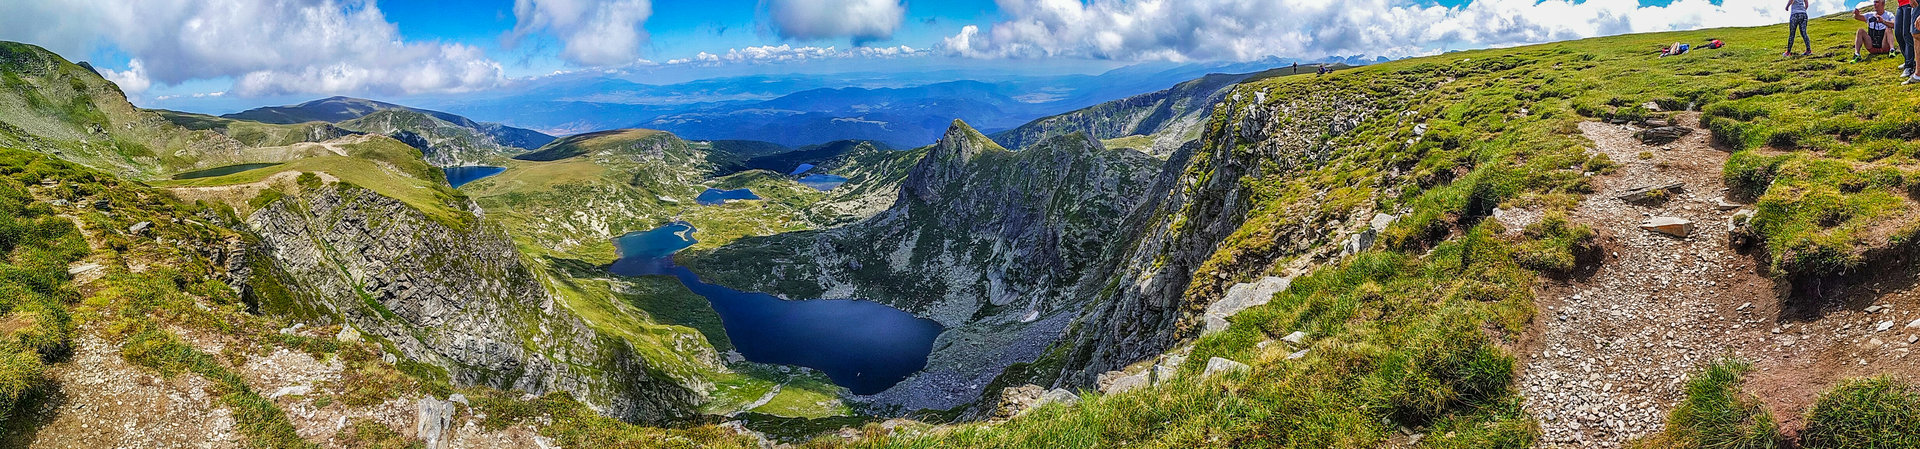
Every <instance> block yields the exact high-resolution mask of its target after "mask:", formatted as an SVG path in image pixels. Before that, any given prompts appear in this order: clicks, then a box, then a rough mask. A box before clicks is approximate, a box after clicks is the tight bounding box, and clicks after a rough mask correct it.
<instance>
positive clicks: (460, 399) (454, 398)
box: [447, 393, 473, 407]
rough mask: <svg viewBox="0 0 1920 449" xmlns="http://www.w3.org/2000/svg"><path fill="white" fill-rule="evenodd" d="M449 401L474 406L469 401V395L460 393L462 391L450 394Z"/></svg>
mask: <svg viewBox="0 0 1920 449" xmlns="http://www.w3.org/2000/svg"><path fill="white" fill-rule="evenodd" d="M447 402H452V403H455V404H460V405H464V406H468V407H472V406H473V404H471V403H468V402H467V395H464V394H460V393H454V394H451V395H448V396H447Z"/></svg>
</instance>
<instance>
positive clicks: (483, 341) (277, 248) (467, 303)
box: [247, 186, 701, 421]
mask: <svg viewBox="0 0 1920 449" xmlns="http://www.w3.org/2000/svg"><path fill="white" fill-rule="evenodd" d="M247 224H248V225H249V226H250V227H251V228H252V229H253V231H254V232H255V233H256V234H258V235H259V238H260V246H261V248H260V250H262V252H263V253H264V254H266V255H269V256H270V257H271V259H272V260H273V261H274V262H276V265H277V266H278V267H280V268H281V269H283V270H284V271H285V272H286V274H287V275H288V277H289V278H291V281H292V283H293V284H294V285H293V286H292V287H293V288H291V289H292V290H296V291H306V292H311V295H310V297H307V298H306V300H307V301H312V302H316V303H318V305H317V307H316V308H318V309H323V310H326V311H327V315H331V316H337V317H339V318H340V319H342V320H344V321H345V323H343V324H345V325H347V326H351V327H352V328H355V329H358V331H359V332H360V333H362V334H364V335H369V336H373V337H377V339H379V340H380V341H384V342H388V343H390V344H391V346H390V347H391V350H394V351H397V352H398V353H399V355H400V356H402V357H405V358H407V359H412V360H415V361H418V362H423V363H428V364H431V365H435V366H439V367H442V368H445V369H446V370H447V372H448V373H449V375H451V377H452V380H453V382H455V383H456V384H463V385H487V386H492V387H497V388H512V389H519V390H524V391H527V392H529V393H534V394H541V393H544V392H548V391H555V390H559V391H566V392H569V393H572V394H573V395H574V396H575V397H576V398H579V399H580V400H581V401H582V402H585V403H587V404H589V405H591V406H594V407H596V408H599V409H601V410H602V411H603V412H604V413H607V414H608V415H610V416H615V417H619V418H623V419H627V420H632V421H665V420H671V419H674V418H680V417H684V416H687V415H689V414H690V413H691V407H692V404H695V403H697V402H699V400H700V399H701V398H700V396H701V394H700V393H699V392H698V391H697V390H696V389H691V388H688V387H685V386H682V385H681V384H680V383H678V382H675V381H673V380H670V379H668V378H666V377H665V376H663V375H660V374H657V372H658V370H657V369H655V368H654V367H650V366H649V365H648V363H647V361H646V360H645V359H643V358H642V357H641V356H640V355H639V354H638V353H636V351H635V350H634V348H633V347H631V345H629V344H628V343H627V342H626V341H625V340H621V339H618V338H611V337H607V336H602V335H599V334H597V333H595V332H594V331H593V330H592V329H591V328H589V327H588V326H587V325H585V324H584V323H583V322H582V321H581V319H580V318H578V317H577V316H575V315H573V314H572V313H571V312H569V311H567V310H565V309H564V308H561V307H556V306H555V301H554V299H553V298H551V297H550V296H548V293H547V292H546V290H545V289H544V287H543V286H542V285H541V283H540V281H539V280H538V278H537V276H536V275H535V274H534V273H533V272H532V271H531V270H530V269H529V268H528V267H527V266H526V265H525V264H524V262H523V260H522V256H521V255H520V253H519V252H518V251H517V250H516V249H515V247H514V246H513V244H512V242H510V241H509V240H508V238H507V236H506V234H504V233H502V232H501V231H500V230H499V229H496V228H495V227H493V226H492V225H490V224H486V223H484V222H482V221H481V220H478V219H473V220H470V222H469V223H464V224H449V223H442V222H439V221H436V220H434V219H431V218H429V217H428V216H426V215H425V214H423V213H421V212H419V211H418V210H416V209H413V208H412V207H409V206H408V205H406V204H404V203H401V202H400V201H397V200H393V199H390V198H387V197H384V196H380V195H377V194H374V193H373V192H372V191H369V190H365V189H360V188H354V187H345V186H341V187H323V188H316V189H309V190H308V191H306V192H303V193H300V194H298V195H295V196H290V197H287V198H285V199H282V200H280V201H277V202H274V203H272V204H270V205H269V206H267V207H265V208H263V209H261V210H260V211H258V212H256V213H254V214H253V215H252V216H251V217H249V218H248V219H247Z"/></svg>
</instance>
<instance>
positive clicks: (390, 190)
mask: <svg viewBox="0 0 1920 449" xmlns="http://www.w3.org/2000/svg"><path fill="white" fill-rule="evenodd" d="M343 148H344V149H345V150H346V153H347V155H345V156H336V155H329V156H317V157H309V158H303V159H298V160H294V161H291V162H287V163H283V164H280V165H275V166H272V167H266V168H261V169H256V170H249V171H244V172H240V173H234V174H231V175H226V176H216V177H211V178H197V179H184V180H169V181H160V182H157V183H155V184H157V185H160V186H166V187H218V186H230V185H237V184H248V183H255V182H261V181H264V180H266V179H268V178H270V177H273V176H274V175H278V174H281V173H287V172H302V173H326V174H328V175H331V176H333V177H334V178H337V179H339V180H340V181H341V182H342V183H344V184H348V185H352V186H357V187H362V188H366V189H368V190H372V191H373V192H374V193H377V194H380V195H381V196H385V197H388V198H393V199H396V200H400V201H401V202H403V203H406V204H407V205H408V206H412V207H413V208H414V209H417V210H419V211H421V212H422V213H425V214H427V216H428V217H429V218H432V219H433V220H434V221H436V222H439V223H442V224H447V225H449V226H450V227H453V228H455V229H464V228H465V227H467V226H468V225H470V224H471V223H473V221H474V217H473V214H472V213H469V212H467V211H466V206H465V204H466V196H465V195H464V194H462V193H460V192H459V191H456V190H454V189H453V188H451V187H447V185H446V175H445V174H444V173H442V172H441V171H440V169H439V168H436V167H434V166H432V165H428V164H427V163H426V161H425V160H423V159H421V155H420V150H417V149H414V148H413V147H410V146H407V145H406V144H403V143H400V142H399V141H395V140H392V139H387V138H372V139H369V140H367V141H365V142H361V143H353V144H347V145H343ZM270 202H271V200H265V201H261V202H260V203H261V204H251V203H250V204H248V206H249V207H253V208H259V207H264V206H265V204H267V203H270Z"/></svg>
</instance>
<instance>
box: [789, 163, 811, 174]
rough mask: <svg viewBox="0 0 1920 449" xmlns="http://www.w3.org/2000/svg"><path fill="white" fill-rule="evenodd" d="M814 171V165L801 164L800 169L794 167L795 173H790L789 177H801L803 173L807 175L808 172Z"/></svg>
mask: <svg viewBox="0 0 1920 449" xmlns="http://www.w3.org/2000/svg"><path fill="white" fill-rule="evenodd" d="M812 169H813V164H800V166H799V167H794V168H793V173H788V174H787V176H800V174H801V173H806V172H807V170H812Z"/></svg>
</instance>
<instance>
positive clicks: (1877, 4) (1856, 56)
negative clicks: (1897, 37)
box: [1853, 0, 1894, 62]
mask: <svg viewBox="0 0 1920 449" xmlns="http://www.w3.org/2000/svg"><path fill="white" fill-rule="evenodd" d="M1893 19H1894V17H1893V14H1888V13H1887V2H1886V1H1885V0H1874V1H1873V11H1868V12H1861V10H1859V9H1855V10H1853V20H1858V21H1861V22H1866V23H1867V28H1866V29H1861V30H1855V31H1854V32H1853V62H1860V48H1861V47H1865V48H1866V49H1867V54H1868V55H1884V54H1887V53H1890V52H1892V51H1893V46H1894V42H1893V36H1892V35H1890V34H1888V33H1887V27H1888V26H1889V25H1893V24H1894V22H1893Z"/></svg>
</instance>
